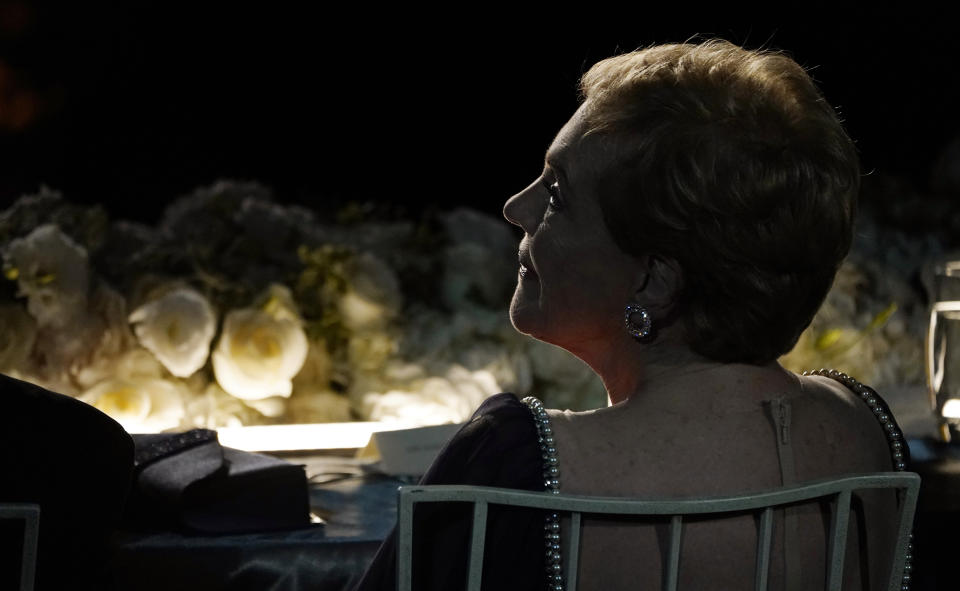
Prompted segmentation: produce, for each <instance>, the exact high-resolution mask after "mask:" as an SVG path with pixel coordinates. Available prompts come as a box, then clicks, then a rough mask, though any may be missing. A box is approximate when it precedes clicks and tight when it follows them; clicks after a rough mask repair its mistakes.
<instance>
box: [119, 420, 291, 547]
mask: <svg viewBox="0 0 960 591" xmlns="http://www.w3.org/2000/svg"><path fill="white" fill-rule="evenodd" d="M133 440H134V446H135V449H136V451H135V456H134V457H135V460H134V473H133V492H132V495H131V499H130V502H129V503H128V506H127V512H126V516H125V523H126V525H127V526H128V527H130V528H132V529H150V530H156V529H162V530H169V529H176V530H182V531H186V532H190V533H203V534H231V533H249V532H262V531H271V530H282V529H293V528H299V527H306V526H307V525H309V523H310V496H309V489H308V486H307V476H306V472H305V471H304V467H303V466H300V465H296V464H291V463H289V462H286V461H283V460H280V459H277V458H274V457H271V456H266V455H262V454H255V453H250V452H244V451H239V450H236V449H231V448H228V447H222V446H221V445H220V442H219V441H218V440H217V433H216V431H211V430H209V429H194V430H192V431H187V432H185V433H173V434H159V435H134V436H133Z"/></svg>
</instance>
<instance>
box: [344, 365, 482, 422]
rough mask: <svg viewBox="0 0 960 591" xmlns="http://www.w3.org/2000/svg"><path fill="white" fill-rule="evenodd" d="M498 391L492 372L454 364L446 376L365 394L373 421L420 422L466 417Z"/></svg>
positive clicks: (453, 420)
mask: <svg viewBox="0 0 960 591" xmlns="http://www.w3.org/2000/svg"><path fill="white" fill-rule="evenodd" d="M498 391H499V389H498V387H497V381H496V379H495V378H494V376H493V374H491V373H490V372H489V371H485V370H479V371H470V370H468V369H466V368H464V367H462V366H459V365H452V366H450V367H449V369H448V370H447V371H446V373H445V374H444V375H443V376H431V377H428V378H426V379H424V380H416V381H414V382H412V383H411V384H409V385H407V386H406V387H405V388H404V389H394V390H390V391H387V392H385V393H383V394H380V393H377V392H368V393H367V394H366V395H364V396H363V407H364V410H365V412H366V415H367V416H368V417H369V419H370V420H373V421H390V420H401V421H404V422H408V423H412V424H417V425H438V424H442V423H458V422H461V421H465V420H467V419H468V418H469V417H470V415H471V414H473V411H474V410H476V408H477V407H478V406H479V405H480V403H481V402H483V400H484V399H486V398H487V397H488V396H491V395H492V394H495V393H497V392H498Z"/></svg>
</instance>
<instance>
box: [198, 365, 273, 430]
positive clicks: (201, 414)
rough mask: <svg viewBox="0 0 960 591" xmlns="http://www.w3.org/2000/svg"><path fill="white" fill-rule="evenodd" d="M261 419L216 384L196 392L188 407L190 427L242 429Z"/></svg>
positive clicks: (255, 412)
mask: <svg viewBox="0 0 960 591" xmlns="http://www.w3.org/2000/svg"><path fill="white" fill-rule="evenodd" d="M194 375H200V374H194ZM197 386H198V387H199V383H198V384H197ZM259 418H260V417H259V416H258V414H257V411H256V410H254V409H252V408H250V407H248V406H247V405H246V404H244V403H243V401H242V400H239V399H238V398H235V397H233V396H231V395H229V394H227V393H226V392H224V391H223V388H221V387H220V386H219V385H217V383H216V382H214V383H211V384H208V385H206V386H205V387H203V388H201V389H200V390H197V391H195V393H194V394H193V396H191V397H190V398H189V399H188V401H187V405H186V424H187V425H188V426H190V427H203V428H205V429H219V428H221V427H242V426H243V425H249V424H253V423H256V422H258V419H259Z"/></svg>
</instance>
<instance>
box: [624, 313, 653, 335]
mask: <svg viewBox="0 0 960 591" xmlns="http://www.w3.org/2000/svg"><path fill="white" fill-rule="evenodd" d="M635 314H638V315H639V316H640V322H634V321H633V318H632V317H633V316H634V315H635ZM623 322H624V324H625V325H626V327H627V332H628V333H630V336H632V337H633V338H635V339H636V340H637V341H638V342H641V343H649V342H650V341H652V340H653V338H654V336H655V335H654V332H653V318H651V316H650V312H648V311H647V309H646V308H644V307H643V306H640V305H638V304H627V308H626V311H625V313H624V316H623Z"/></svg>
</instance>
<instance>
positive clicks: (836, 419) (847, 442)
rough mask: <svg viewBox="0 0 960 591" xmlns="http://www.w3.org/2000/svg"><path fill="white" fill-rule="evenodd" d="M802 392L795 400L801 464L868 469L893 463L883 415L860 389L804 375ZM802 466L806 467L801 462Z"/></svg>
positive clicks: (818, 469) (811, 469) (888, 467)
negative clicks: (803, 453)
mask: <svg viewBox="0 0 960 591" xmlns="http://www.w3.org/2000/svg"><path fill="white" fill-rule="evenodd" d="M800 379H801V382H802V383H803V394H802V395H801V396H798V397H796V398H795V399H794V400H793V401H792V402H793V407H794V419H795V425H796V429H795V430H794V433H795V434H796V438H797V445H798V448H799V450H798V451H804V450H806V451H807V452H808V453H807V454H806V456H807V457H806V458H805V459H801V458H799V457H798V460H799V462H798V464H799V463H801V462H802V463H803V464H804V465H803V466H802V469H803V470H804V471H808V472H811V473H812V474H811V475H812V476H813V477H816V476H818V475H820V474H817V472H821V471H823V472H826V473H827V474H829V473H835V472H863V471H887V470H891V469H892V467H893V466H892V461H891V455H890V449H889V444H888V441H887V436H886V434H885V431H884V428H883V426H882V424H881V422H880V418H882V417H880V416H879V415H878V414H877V413H875V412H874V411H873V410H872V409H871V407H870V406H868V405H867V403H866V402H865V401H864V400H862V399H861V397H860V396H859V395H857V394H856V393H854V392H852V391H851V390H850V389H849V388H847V387H846V386H844V385H843V384H841V383H840V382H837V381H835V380H833V379H831V378H827V377H822V376H804V377H801V378H800ZM798 468H801V466H800V465H798Z"/></svg>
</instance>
